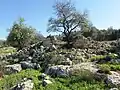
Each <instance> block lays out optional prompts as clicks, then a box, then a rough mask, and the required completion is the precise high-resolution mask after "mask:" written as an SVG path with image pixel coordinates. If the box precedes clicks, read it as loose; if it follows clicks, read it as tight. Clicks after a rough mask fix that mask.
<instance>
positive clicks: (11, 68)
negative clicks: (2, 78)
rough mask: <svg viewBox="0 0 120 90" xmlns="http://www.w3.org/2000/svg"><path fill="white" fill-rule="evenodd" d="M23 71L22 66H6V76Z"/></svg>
mask: <svg viewBox="0 0 120 90" xmlns="http://www.w3.org/2000/svg"><path fill="white" fill-rule="evenodd" d="M21 70H22V68H21V64H13V65H7V66H5V73H6V74H12V73H17V72H20V71H21Z"/></svg>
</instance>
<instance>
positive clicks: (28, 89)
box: [10, 80, 34, 90]
mask: <svg viewBox="0 0 120 90" xmlns="http://www.w3.org/2000/svg"><path fill="white" fill-rule="evenodd" d="M33 86H34V83H32V80H26V81H24V82H21V83H19V84H17V85H15V86H14V87H13V88H12V89H10V90H32V89H33Z"/></svg>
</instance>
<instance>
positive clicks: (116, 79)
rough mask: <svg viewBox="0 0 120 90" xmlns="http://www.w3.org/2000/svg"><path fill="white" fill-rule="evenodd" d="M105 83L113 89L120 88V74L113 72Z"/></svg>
mask: <svg viewBox="0 0 120 90" xmlns="http://www.w3.org/2000/svg"><path fill="white" fill-rule="evenodd" d="M105 82H106V84H107V85H110V86H111V87H114V86H115V87H120V74H119V73H117V72H115V71H111V74H108V75H107V79H106V81H105Z"/></svg>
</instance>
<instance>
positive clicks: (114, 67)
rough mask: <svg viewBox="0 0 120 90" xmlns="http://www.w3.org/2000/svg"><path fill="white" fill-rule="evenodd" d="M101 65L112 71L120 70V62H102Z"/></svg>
mask: <svg viewBox="0 0 120 90" xmlns="http://www.w3.org/2000/svg"><path fill="white" fill-rule="evenodd" d="M99 66H100V67H103V68H105V69H109V70H112V71H120V65H119V64H109V63H108V64H101V65H99Z"/></svg>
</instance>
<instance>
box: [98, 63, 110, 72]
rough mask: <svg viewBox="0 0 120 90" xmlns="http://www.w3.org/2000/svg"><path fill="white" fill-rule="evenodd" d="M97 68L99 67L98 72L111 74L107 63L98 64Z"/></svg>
mask: <svg viewBox="0 0 120 90" xmlns="http://www.w3.org/2000/svg"><path fill="white" fill-rule="evenodd" d="M99 68H100V70H99V72H100V73H105V74H111V73H110V67H109V66H108V65H106V64H104V65H100V67H99Z"/></svg>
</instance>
